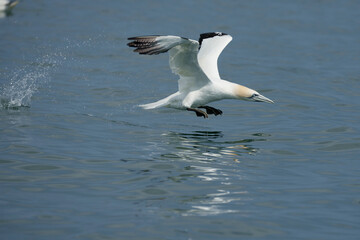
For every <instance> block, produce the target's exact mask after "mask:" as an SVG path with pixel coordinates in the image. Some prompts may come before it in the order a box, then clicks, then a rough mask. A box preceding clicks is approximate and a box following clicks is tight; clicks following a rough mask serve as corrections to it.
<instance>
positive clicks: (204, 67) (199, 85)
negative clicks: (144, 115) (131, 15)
mask: <svg viewBox="0 0 360 240" xmlns="http://www.w3.org/2000/svg"><path fill="white" fill-rule="evenodd" d="M128 40H130V41H131V42H129V43H128V44H127V45H128V46H129V47H134V48H135V50H134V52H138V53H139V54H146V55H154V54H160V53H164V52H169V65H170V69H171V70H172V72H173V73H175V74H177V75H179V77H180V78H179V80H178V88H179V90H178V91H177V92H176V93H173V94H171V95H170V96H168V97H166V98H164V99H161V100H159V101H157V102H153V103H148V104H143V105H140V107H142V108H144V109H154V108H159V107H169V108H175V109H180V110H187V111H192V112H195V113H196V115H197V116H198V117H204V118H208V115H209V114H214V115H215V116H217V115H221V114H222V111H221V110H220V109H216V108H213V107H210V106H208V105H207V104H208V103H210V102H214V101H219V100H222V99H241V100H247V101H253V102H267V103H274V102H273V101H272V100H270V99H269V98H266V97H264V96H263V95H261V94H259V93H258V92H257V91H255V90H253V89H250V88H247V87H245V86H242V85H240V84H236V83H232V82H229V81H227V80H223V79H221V78H220V75H219V71H218V66H217V61H218V58H219V55H220V54H221V52H222V51H223V49H224V48H225V47H226V45H228V43H229V42H230V41H231V40H232V37H231V36H230V35H228V34H226V33H221V32H209V33H203V34H200V38H199V41H196V40H192V39H188V38H184V37H179V36H171V35H167V36H160V35H151V36H139V37H131V38H128ZM201 109H204V111H203V110H201Z"/></svg>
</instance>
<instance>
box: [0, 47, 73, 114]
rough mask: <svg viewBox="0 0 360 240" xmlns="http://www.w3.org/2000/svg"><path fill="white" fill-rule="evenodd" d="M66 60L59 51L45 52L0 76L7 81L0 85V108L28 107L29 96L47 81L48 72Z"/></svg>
mask: <svg viewBox="0 0 360 240" xmlns="http://www.w3.org/2000/svg"><path fill="white" fill-rule="evenodd" d="M64 60H66V57H65V56H64V55H63V54H62V53H61V52H57V53H52V54H46V55H44V56H42V57H39V58H38V59H36V60H35V61H33V62H31V63H29V64H28V65H26V66H23V67H21V68H18V69H15V70H14V71H12V72H9V73H7V74H4V75H5V76H0V78H3V79H5V80H6V79H9V82H8V83H6V84H3V85H2V86H0V109H18V108H21V107H30V103H31V97H32V96H33V94H34V93H35V92H36V91H37V90H38V89H39V87H41V86H42V85H44V84H45V83H47V82H48V81H49V78H50V73H51V72H52V71H53V70H55V69H56V68H57V67H58V66H60V64H61V63H62V62H63V61H64Z"/></svg>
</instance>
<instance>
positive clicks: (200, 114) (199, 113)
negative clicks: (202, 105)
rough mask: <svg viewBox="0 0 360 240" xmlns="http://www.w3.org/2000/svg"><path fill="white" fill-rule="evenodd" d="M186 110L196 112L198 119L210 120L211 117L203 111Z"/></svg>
mask: <svg viewBox="0 0 360 240" xmlns="http://www.w3.org/2000/svg"><path fill="white" fill-rule="evenodd" d="M186 110H188V111H193V112H195V113H196V116H198V117H204V118H208V117H209V116H208V115H207V113H206V112H204V111H201V110H200V109H196V108H186Z"/></svg>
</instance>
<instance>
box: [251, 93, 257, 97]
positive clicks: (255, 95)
mask: <svg viewBox="0 0 360 240" xmlns="http://www.w3.org/2000/svg"><path fill="white" fill-rule="evenodd" d="M257 96H259V94H257V93H254V94H253V95H252V96H251V97H257Z"/></svg>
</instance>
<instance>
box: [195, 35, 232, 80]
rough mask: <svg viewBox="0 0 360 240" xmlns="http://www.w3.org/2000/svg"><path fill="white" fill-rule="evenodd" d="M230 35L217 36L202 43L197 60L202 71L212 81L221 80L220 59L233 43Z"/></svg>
mask: <svg viewBox="0 0 360 240" xmlns="http://www.w3.org/2000/svg"><path fill="white" fill-rule="evenodd" d="M231 40H232V37H231V36H230V35H223V36H215V37H212V38H206V39H204V40H203V41H202V43H201V47H200V50H199V53H198V55H197V60H198V62H199V65H200V67H201V69H202V70H203V71H204V73H205V74H206V76H207V77H208V78H209V79H210V80H211V81H217V80H220V75H219V71H218V64H217V61H218V58H219V56H220V54H221V52H222V51H223V50H224V48H225V47H226V46H227V45H228V44H229V42H231Z"/></svg>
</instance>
